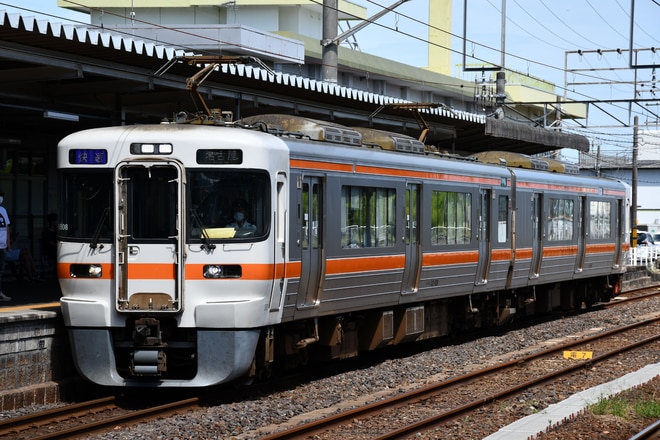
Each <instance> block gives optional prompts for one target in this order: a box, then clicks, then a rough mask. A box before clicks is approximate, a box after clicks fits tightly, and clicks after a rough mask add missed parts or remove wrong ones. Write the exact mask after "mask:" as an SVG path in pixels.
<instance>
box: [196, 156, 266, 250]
mask: <svg viewBox="0 0 660 440" xmlns="http://www.w3.org/2000/svg"><path fill="white" fill-rule="evenodd" d="M188 187H189V189H190V203H189V205H188V206H189V207H190V210H189V213H188V215H189V225H191V227H190V228H189V232H190V239H191V240H195V239H200V240H207V239H211V240H216V239H224V240H241V239H243V240H246V239H247V240H253V239H260V238H264V237H265V236H266V235H267V234H268V231H269V230H270V215H269V213H270V197H269V194H270V179H269V176H268V173H266V172H265V171H258V170H232V171H230V170H208V169H199V170H197V169H196V170H189V172H188Z"/></svg>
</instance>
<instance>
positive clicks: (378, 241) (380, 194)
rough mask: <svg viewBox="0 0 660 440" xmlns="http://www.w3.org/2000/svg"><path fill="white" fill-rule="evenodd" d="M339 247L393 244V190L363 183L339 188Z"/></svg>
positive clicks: (394, 222)
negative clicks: (363, 184) (362, 184)
mask: <svg viewBox="0 0 660 440" xmlns="http://www.w3.org/2000/svg"><path fill="white" fill-rule="evenodd" d="M340 216H341V247H342V248H364V247H393V246H394V244H395V242H396V239H395V231H396V190H395V189H394V188H372V187H366V186H344V187H342V189H341V214H340Z"/></svg>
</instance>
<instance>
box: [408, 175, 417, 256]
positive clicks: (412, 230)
mask: <svg viewBox="0 0 660 440" xmlns="http://www.w3.org/2000/svg"><path fill="white" fill-rule="evenodd" d="M418 209H419V186H418V185H410V188H407V189H406V222H407V224H406V244H418V243H419V228H418V225H417V219H418V218H419V212H418Z"/></svg>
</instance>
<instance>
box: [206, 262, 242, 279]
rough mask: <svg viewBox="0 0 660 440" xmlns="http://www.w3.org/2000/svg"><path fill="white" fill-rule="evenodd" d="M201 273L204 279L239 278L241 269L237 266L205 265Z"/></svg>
mask: <svg viewBox="0 0 660 440" xmlns="http://www.w3.org/2000/svg"><path fill="white" fill-rule="evenodd" d="M202 273H203V275H204V278H216V279H217V278H240V277H241V276H242V275H243V269H242V268H241V266H239V265H237V264H222V265H221V264H207V265H205V266H204V269H202Z"/></svg>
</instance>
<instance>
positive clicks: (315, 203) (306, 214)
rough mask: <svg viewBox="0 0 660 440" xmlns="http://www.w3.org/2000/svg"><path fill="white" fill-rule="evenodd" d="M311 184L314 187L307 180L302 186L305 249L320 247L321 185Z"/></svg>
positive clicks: (303, 244)
mask: <svg viewBox="0 0 660 440" xmlns="http://www.w3.org/2000/svg"><path fill="white" fill-rule="evenodd" d="M311 186H312V188H311V190H310V185H309V183H307V182H305V183H303V188H302V189H303V191H302V197H303V200H302V221H303V227H302V230H303V238H302V246H301V247H302V248H303V249H308V248H309V247H310V246H311V247H312V249H317V248H318V247H319V232H320V231H319V227H320V226H321V223H320V212H319V202H320V199H319V197H320V194H319V185H311ZM310 199H311V200H310ZM310 202H311V203H310Z"/></svg>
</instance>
